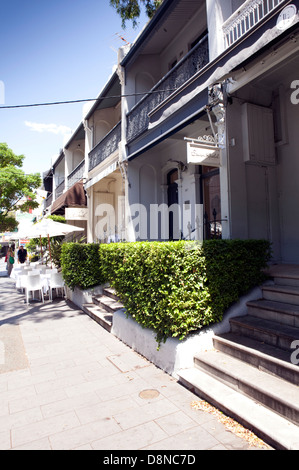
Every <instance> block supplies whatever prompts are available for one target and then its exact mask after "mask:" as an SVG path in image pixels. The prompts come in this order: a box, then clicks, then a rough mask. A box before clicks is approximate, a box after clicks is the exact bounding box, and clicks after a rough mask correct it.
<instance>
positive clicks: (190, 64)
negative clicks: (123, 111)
mask: <svg viewBox="0 0 299 470" xmlns="http://www.w3.org/2000/svg"><path fill="white" fill-rule="evenodd" d="M208 63H209V42H208V35H206V36H204V37H203V38H202V40H201V41H199V42H198V43H197V44H196V46H194V47H193V49H191V50H190V52H189V53H188V54H187V55H186V56H185V57H183V58H182V59H181V60H180V62H178V63H177V64H176V65H175V67H173V69H171V70H170V72H168V73H167V75H165V76H164V77H163V78H162V79H161V80H160V81H159V82H158V83H157V84H156V85H155V86H154V87H153V88H152V89H151V90H150V92H149V93H148V94H147V95H146V96H144V97H143V98H142V99H141V100H140V101H139V102H138V103H137V104H136V105H135V106H134V108H133V109H132V110H131V111H130V112H129V113H128V114H127V142H131V141H132V140H134V139H135V138H136V137H138V136H139V135H140V134H142V132H144V131H145V130H146V129H147V128H148V124H149V113H150V112H151V111H152V110H153V109H154V108H155V107H156V106H158V105H159V104H160V103H162V102H163V101H164V100H166V99H167V98H168V97H169V96H170V95H171V94H172V93H173V91H174V90H177V89H178V88H179V87H181V86H182V85H184V83H185V82H186V81H187V80H189V78H191V77H192V76H193V75H195V74H196V72H198V71H199V70H200V69H201V68H203V67H204V66H205V65H207V64H208ZM165 90H166V91H165Z"/></svg>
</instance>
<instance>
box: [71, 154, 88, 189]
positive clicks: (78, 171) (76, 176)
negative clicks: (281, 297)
mask: <svg viewBox="0 0 299 470" xmlns="http://www.w3.org/2000/svg"><path fill="white" fill-rule="evenodd" d="M84 167H85V160H82V162H80V163H79V165H78V166H76V168H74V170H73V171H72V172H71V173H70V174H69V175H68V177H67V183H68V188H71V187H72V186H74V184H76V183H78V181H80V180H81V179H82V178H83V175H84Z"/></svg>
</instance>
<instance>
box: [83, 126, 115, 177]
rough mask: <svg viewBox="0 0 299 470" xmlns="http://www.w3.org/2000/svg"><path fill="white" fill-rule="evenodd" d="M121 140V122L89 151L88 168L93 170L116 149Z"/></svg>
mask: <svg viewBox="0 0 299 470" xmlns="http://www.w3.org/2000/svg"><path fill="white" fill-rule="evenodd" d="M120 141H121V122H119V123H118V124H116V126H115V127H113V129H111V131H110V132H109V133H108V134H107V135H106V136H105V137H104V139H102V140H101V142H99V143H98V144H97V145H96V146H95V148H94V149H93V150H92V151H91V152H90V153H89V155H88V158H89V168H88V171H91V170H93V169H94V168H95V167H96V166H97V165H99V164H100V163H102V162H103V161H104V160H106V158H108V157H109V156H110V155H112V154H113V152H115V151H116V150H118V144H119V143H120Z"/></svg>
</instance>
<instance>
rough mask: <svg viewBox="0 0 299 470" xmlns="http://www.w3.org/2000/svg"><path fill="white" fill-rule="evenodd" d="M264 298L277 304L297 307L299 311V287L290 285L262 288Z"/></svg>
mask: <svg viewBox="0 0 299 470" xmlns="http://www.w3.org/2000/svg"><path fill="white" fill-rule="evenodd" d="M262 292H263V298H264V299H266V300H272V301H275V302H283V303H287V304H292V305H297V306H298V311H299V287H297V286H289V285H273V286H272V285H265V286H262Z"/></svg>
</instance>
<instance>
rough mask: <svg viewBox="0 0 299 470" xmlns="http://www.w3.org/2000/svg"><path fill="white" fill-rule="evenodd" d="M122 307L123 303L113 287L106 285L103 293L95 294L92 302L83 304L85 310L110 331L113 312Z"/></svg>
mask: <svg viewBox="0 0 299 470" xmlns="http://www.w3.org/2000/svg"><path fill="white" fill-rule="evenodd" d="M121 308H123V305H122V303H120V301H119V299H118V298H117V296H116V295H115V292H114V290H113V289H112V288H111V287H105V288H104V289H103V294H101V295H94V296H93V297H92V303H90V304H84V305H83V306H82V310H83V312H85V313H87V315H89V316H90V317H91V318H92V319H93V320H95V321H96V322H97V323H99V324H100V325H101V326H102V327H103V328H105V329H106V330H107V331H109V332H110V331H111V328H112V324H113V314H114V312H116V311H117V310H119V309H121Z"/></svg>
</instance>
